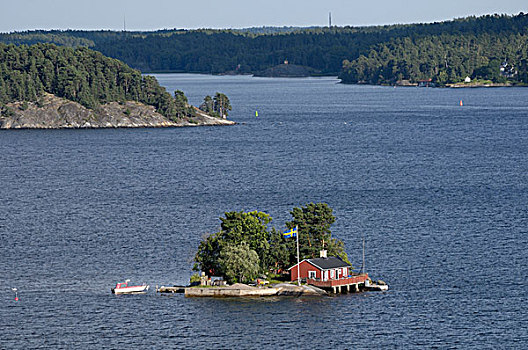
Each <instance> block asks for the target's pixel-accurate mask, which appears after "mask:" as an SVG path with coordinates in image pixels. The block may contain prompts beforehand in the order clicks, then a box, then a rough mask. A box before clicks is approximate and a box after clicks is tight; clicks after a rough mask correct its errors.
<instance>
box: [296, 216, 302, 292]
mask: <svg viewBox="0 0 528 350" xmlns="http://www.w3.org/2000/svg"><path fill="white" fill-rule="evenodd" d="M295 231H297V233H296V234H295V237H297V285H299V286H300V285H301V274H300V272H299V271H300V266H299V227H297V226H295Z"/></svg>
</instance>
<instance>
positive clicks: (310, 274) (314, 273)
mask: <svg viewBox="0 0 528 350" xmlns="http://www.w3.org/2000/svg"><path fill="white" fill-rule="evenodd" d="M308 278H309V279H311V280H314V279H316V278H317V271H315V270H310V271H308Z"/></svg>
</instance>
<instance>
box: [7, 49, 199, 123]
mask: <svg viewBox="0 0 528 350" xmlns="http://www.w3.org/2000/svg"><path fill="white" fill-rule="evenodd" d="M44 92H47V93H51V94H54V95H57V96H59V97H63V98H66V99H69V100H72V101H75V102H78V103H80V104H82V105H84V106H85V107H87V108H90V109H94V108H96V107H97V106H98V105H99V104H104V103H108V102H113V101H117V102H120V103H124V101H138V102H142V103H145V104H148V105H152V106H154V107H155V108H156V109H157V111H158V112H159V113H161V114H163V115H165V116H166V117H168V118H169V119H172V120H175V121H176V120H179V119H182V118H186V117H190V116H193V115H194V111H193V110H192V108H191V107H190V106H189V105H188V102H187V98H186V97H185V95H184V94H183V93H182V92H181V91H177V92H176V94H175V98H173V97H172V96H171V95H170V94H169V93H168V92H167V91H166V90H165V88H163V87H162V86H160V85H159V84H158V82H157V80H156V78H154V77H152V76H144V77H143V76H142V75H141V73H140V72H139V71H137V70H135V69H132V68H130V67H129V66H127V65H126V64H124V63H122V62H120V61H118V60H115V59H112V58H108V57H105V56H103V55H102V54H101V53H99V52H96V51H92V50H89V49H87V48H78V49H72V48H68V47H57V46H55V45H50V44H37V45H33V46H25V45H22V46H18V47H17V46H14V45H4V44H0V103H9V102H14V101H33V102H37V101H38V100H39V97H40V96H41V95H42V94H43V93H44Z"/></svg>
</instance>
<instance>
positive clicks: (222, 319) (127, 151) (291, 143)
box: [0, 75, 528, 349]
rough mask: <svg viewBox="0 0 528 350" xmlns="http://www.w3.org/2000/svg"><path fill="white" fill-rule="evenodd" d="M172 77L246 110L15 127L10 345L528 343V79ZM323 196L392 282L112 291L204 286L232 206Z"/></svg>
mask: <svg viewBox="0 0 528 350" xmlns="http://www.w3.org/2000/svg"><path fill="white" fill-rule="evenodd" d="M157 77H158V79H159V81H160V82H161V83H162V84H163V85H164V86H166V87H167V88H168V89H169V90H171V91H173V90H174V89H176V88H179V89H182V90H184V91H185V93H186V94H187V95H188V96H189V99H190V101H191V102H192V103H193V104H199V103H200V102H201V100H202V98H203V96H205V95H206V94H214V93H215V92H216V91H221V92H224V93H226V94H227V95H228V96H229V97H230V98H231V102H232V105H233V111H232V112H231V115H230V118H231V119H233V120H235V121H237V122H239V124H238V125H236V126H232V127H203V128H181V129H141V130H48V131H46V130H23V131H1V132H0V239H1V247H0V315H1V317H0V348H2V349H3V348H6V349H21V348H24V349H26V348H94V349H99V348H103V347H105V348H118V347H119V348H121V347H124V346H127V347H133V348H138V347H140V346H146V347H148V348H161V347H164V346H167V347H171V348H187V347H198V348H235V347H238V348H254V347H259V346H264V347H266V348H272V347H280V348H286V347H287V348H299V347H300V348H328V347H333V348H339V349H341V348H380V347H382V346H384V347H390V348H393V347H397V348H417V349H421V348H460V349H467V348H518V349H522V348H527V347H528V336H527V332H526V324H527V321H528V313H527V312H526V307H527V306H528V305H527V301H526V300H527V298H526V295H527V293H528V286H527V282H526V278H527V276H528V271H527V268H526V266H527V264H528V254H527V248H528V244H527V238H526V237H527V231H528V187H527V186H528V157H527V154H528V89H523V88H516V89H506V88H505V89H502V88H497V89H465V90H454V89H451V90H449V89H418V88H397V89H394V88H388V87H369V86H346V85H341V84H337V81H336V80H335V79H332V78H321V79H264V78H251V77H211V76H200V75H159V76H157ZM460 100H463V102H464V106H463V107H461V106H460V105H459V101H460ZM255 110H258V112H259V117H258V118H256V117H255ZM312 201H313V202H318V201H324V202H327V203H328V204H329V205H330V206H331V207H332V208H334V211H335V215H336V216H337V218H338V219H337V221H336V223H335V224H334V226H333V234H334V235H335V237H338V238H339V239H342V240H343V241H345V243H346V247H347V251H348V253H349V257H350V258H351V260H352V262H353V264H354V265H355V266H356V267H359V266H360V265H361V240H362V238H363V237H366V240H367V264H366V265H367V270H368V272H369V273H370V275H371V276H372V277H374V278H375V279H378V278H381V279H383V280H385V281H387V282H388V283H389V284H390V287H391V289H390V291H389V292H387V293H364V294H352V295H345V296H340V297H327V298H285V299H260V300H259V299H227V300H213V299H185V298H184V297H183V296H181V295H175V296H171V297H167V296H159V295H155V293H149V294H147V295H142V296H125V297H116V296H114V295H112V294H110V287H112V286H113V285H114V284H115V282H117V281H120V280H124V279H125V278H131V279H133V280H134V281H137V282H143V281H145V282H148V283H149V284H151V285H152V286H154V285H156V284H159V285H161V284H165V285H167V284H173V283H175V284H185V283H186V282H187V281H188V279H189V276H190V274H191V271H190V268H191V267H192V258H193V254H194V252H195V250H196V247H197V245H198V242H199V241H200V240H201V238H202V237H203V236H204V235H205V234H207V233H211V232H215V231H216V230H218V228H219V223H220V222H219V220H218V217H220V216H222V214H223V213H224V212H225V211H231V210H255V209H257V210H261V211H265V212H268V213H269V214H270V215H271V216H272V217H273V218H274V221H273V225H274V226H275V227H277V228H282V227H283V224H284V222H285V221H287V220H288V219H289V211H290V210H291V208H293V207H294V206H298V205H303V204H306V203H308V202H312ZM11 287H18V288H19V290H20V293H19V296H20V301H18V302H15V301H14V294H13V292H12V291H11Z"/></svg>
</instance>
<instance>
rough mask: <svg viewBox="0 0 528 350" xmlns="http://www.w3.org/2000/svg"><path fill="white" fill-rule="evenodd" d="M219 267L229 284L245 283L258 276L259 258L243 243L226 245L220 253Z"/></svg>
mask: <svg viewBox="0 0 528 350" xmlns="http://www.w3.org/2000/svg"><path fill="white" fill-rule="evenodd" d="M220 265H222V266H223V267H224V275H225V277H226V280H227V281H228V282H229V283H236V282H240V283H245V282H249V281H251V280H254V279H255V278H256V277H257V276H258V272H259V256H258V254H257V252H255V251H254V250H252V249H251V248H250V246H249V244H248V243H247V242H245V241H243V242H241V243H240V244H238V245H233V244H227V245H226V246H225V247H224V249H223V250H222V251H221V253H220Z"/></svg>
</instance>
